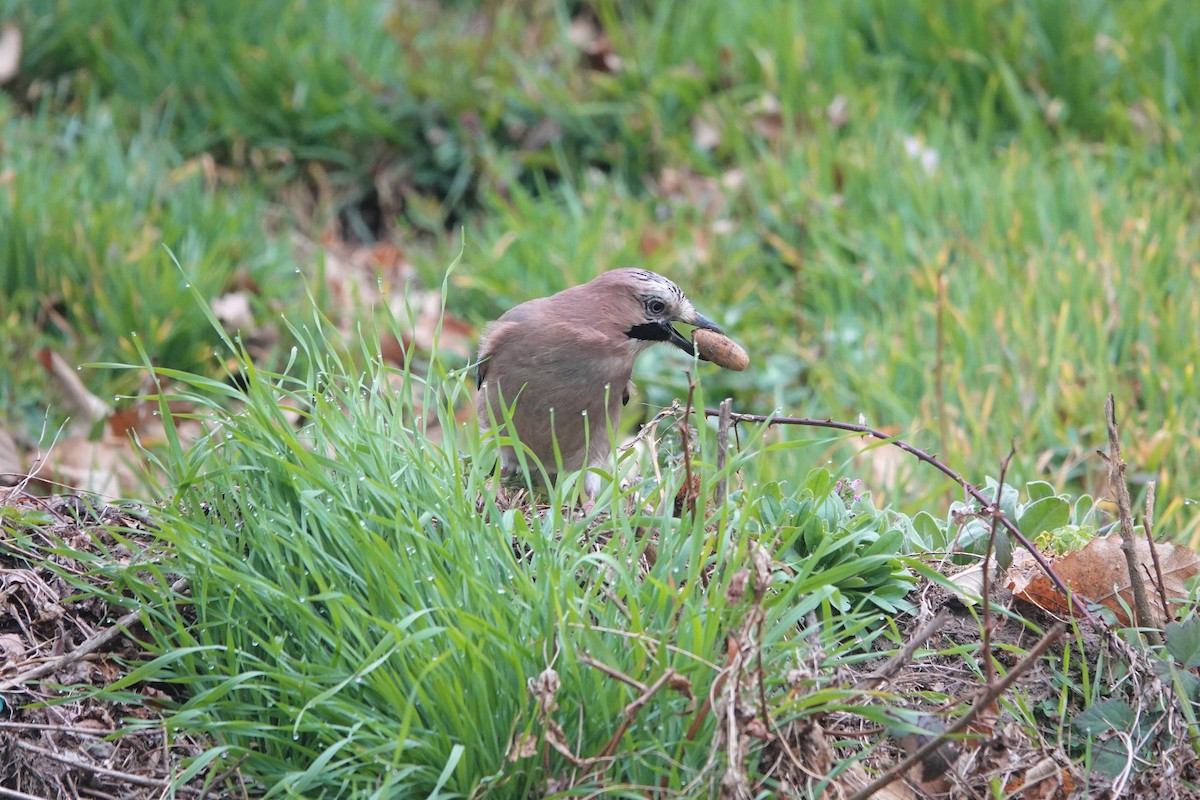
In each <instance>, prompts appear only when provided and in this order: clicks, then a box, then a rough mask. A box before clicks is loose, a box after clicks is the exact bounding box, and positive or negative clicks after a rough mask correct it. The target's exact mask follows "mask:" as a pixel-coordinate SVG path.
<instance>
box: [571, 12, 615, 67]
mask: <svg viewBox="0 0 1200 800" xmlns="http://www.w3.org/2000/svg"><path fill="white" fill-rule="evenodd" d="M567 38H568V39H569V40H570V42H571V44H573V45H575V47H577V48H578V49H579V52H580V53H581V54H582V55H583V61H584V64H586V65H587V67H588V68H589V69H593V70H596V71H597V72H617V71H618V70H620V69H621V57H620V56H618V55H617V54H616V53H615V52H613V43H612V39H610V38H609V36H608V34H607V33H605V32H604V28H603V27H602V26H601V25H600V21H599V20H597V19H596V16H595V14H593V13H590V12H585V13H582V14H579V15H578V16H576V17H575V18H574V19H572V20H571V26H570V27H569V28H568V29H567Z"/></svg>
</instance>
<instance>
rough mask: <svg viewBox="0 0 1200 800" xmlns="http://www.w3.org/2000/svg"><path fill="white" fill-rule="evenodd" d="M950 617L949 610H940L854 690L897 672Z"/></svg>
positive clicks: (878, 681) (873, 684) (864, 687)
mask: <svg viewBox="0 0 1200 800" xmlns="http://www.w3.org/2000/svg"><path fill="white" fill-rule="evenodd" d="M948 619H950V612H949V611H939V612H938V613H937V615H936V616H935V617H934V618H933V619H931V620H929V622H928V623H927V624H926V625H925V627H924V628H922V629H921V630H919V631H917V634H916V636H913V637H912V638H911V639H909V640H908V642H906V643H905V645H904V647H903V648H901V649H900V651H899V652H897V653H896V655H894V656H892V657H891V658H889V659H888V660H887V662H886V663H884V665H883V666H882V667H880V668H879V669H877V670H875V671H874V672H872V673H871V674H870V675H868V676H867V677H865V678H863V679H862V680H861V681H859V682H858V683H856V684H854V691H856V692H866V691H869V690H871V689H874V688H875V687H876V686H877V685H878V684H880V683H881V682H883V681H884V680H886V679H887V678H888V677H889V676H891V675H892V674H893V673H895V672H896V671H897V670H899V669H900V667H902V666H904V665H905V664H907V663H908V662H909V661H911V660H912V657H913V653H915V652H917V648H918V647H920V646H921V645H923V644H925V641H926V640H927V639H928V638H929V637H930V636H933V635H934V634H935V633H937V632H938V631H939V630H941V628H942V626H943V625H945V624H946V620H948Z"/></svg>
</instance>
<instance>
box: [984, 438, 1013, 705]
mask: <svg viewBox="0 0 1200 800" xmlns="http://www.w3.org/2000/svg"><path fill="white" fill-rule="evenodd" d="M1016 452H1017V448H1016V447H1015V446H1013V447H1012V448H1011V449H1010V450H1009V451H1008V455H1007V456H1005V457H1004V461H1002V462H1001V463H1000V482H999V485H998V486H997V487H996V502H995V504H994V505H993V506H992V508H993V509H995V510H994V511H993V512H992V528H991V530H990V531H989V532H988V543H987V550H986V551H984V554H983V642H982V644H981V645H980V650H981V652H982V654H983V677H984V680H986V681H987V684H988V686H991V685H992V681H993V680H995V678H996V668H995V667H994V666H993V665H992V589H991V583H992V578H991V573H992V553H993V552H994V551H995V549H996V523H997V522H998V521H999V518H998V517H997V516H996V513H995V511H996V510H999V508H1000V500H1001V498H1003V497H1004V478H1005V477H1006V476H1007V475H1008V465H1009V464H1011V463H1012V459H1013V456H1014V455H1016Z"/></svg>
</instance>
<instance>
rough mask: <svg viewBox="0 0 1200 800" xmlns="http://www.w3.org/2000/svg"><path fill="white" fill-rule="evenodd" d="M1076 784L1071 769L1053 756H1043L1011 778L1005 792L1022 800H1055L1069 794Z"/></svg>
mask: <svg viewBox="0 0 1200 800" xmlns="http://www.w3.org/2000/svg"><path fill="white" fill-rule="evenodd" d="M1074 785H1075V782H1074V780H1073V779H1072V778H1071V772H1070V770H1065V769H1063V768H1062V767H1060V766H1059V765H1058V764H1057V763H1056V762H1055V761H1054V759H1052V758H1043V759H1042V760H1041V761H1039V762H1038V763H1036V764H1034V765H1033V766H1031V767H1030V768H1029V769H1027V770H1025V772H1024V773H1022V774H1020V775H1016V776H1014V777H1013V778H1012V779H1010V780H1009V782H1008V783H1007V784H1006V785H1005V787H1004V793H1005V795H1007V796H1009V797H1014V796H1016V797H1020V798H1021V800H1055V798H1059V797H1066V796H1068V795H1069V794H1070V791H1071V790H1072V789H1073V788H1074Z"/></svg>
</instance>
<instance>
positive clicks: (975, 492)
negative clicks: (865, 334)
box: [704, 409, 1097, 625]
mask: <svg viewBox="0 0 1200 800" xmlns="http://www.w3.org/2000/svg"><path fill="white" fill-rule="evenodd" d="M704 413H705V415H706V416H710V417H715V416H719V414H720V412H719V411H715V410H713V409H706V410H705V412H704ZM731 417H732V419H733V423H734V425H737V424H738V423H739V422H761V423H765V424H767V425H804V426H808V427H812V428H830V429H832V430H838V431H848V432H850V433H858V434H861V435H863V436H870V437H872V438H874V439H878V440H880V441H881V442H887V443H889V444H891V445H893V446H894V447H899V448H900V449H901V450H903V451H904V452H906V453H908V454H909V455H911V456H914V457H915V458H916V459H917V460H918V461H923V462H924V463H926V464H928V465H929V466H931V467H933V468H934V469H936V470H937V471H938V472H940V473H942V474H943V475H945V476H946V477H947V478H949V479H950V480H952V481H954V482H955V483H957V484H958V485H959V486H961V487H962V489H963V491H965V492H966V493H967V494H968V495H970V496H971V497H972V498H973V499H974V500H975V501H976V502H978V503H981V504H983V506H984V507H985V508H987V507H989V506H990V505H991V501H990V500H989V499H988V497H987V496H986V495H984V493H983V492H982V491H980V490H979V489H978V488H977V487H976V486H974V485H972V484H970V483H968V482H967V480H966V479H965V478H963V477H962V476H961V475H959V474H958V473H957V472H955V471H954V470H953V469H951V468H950V466H948V465H947V464H945V463H944V462H942V461H940V460H939V459H938V458H937V457H935V456H932V455H930V454H929V453H926V452H925V451H924V450H922V449H920V448H919V447H914V446H913V445H911V444H909V443H908V442H905V441H902V440H900V439H897V438H895V437H894V436H889V435H888V434H886V433H884V432H883V431H879V430H875V429H874V428H869V427H867V426H866V425H856V424H854V423H850V422H838V421H836V420H832V419H812V418H809V417H775V416H765V415H762V414H738V413H735V414H732V415H731ZM996 513H997V519H998V520H999V522H1000V524H1001V525H1003V526H1004V529H1005V530H1006V531H1008V532H1009V533H1010V534H1012V536H1013V538H1015V539H1016V540H1017V541H1018V542H1020V543H1021V546H1022V547H1024V548H1025V549H1026V550H1028V551H1029V553H1030V555H1032V556H1033V559H1034V561H1036V562H1037V563H1038V566H1039V567H1041V568H1042V572H1044V573H1045V574H1046V577H1048V578H1049V579H1050V582H1051V583H1053V584H1054V586H1055V588H1057V589H1058V591H1060V592H1062V594H1064V595H1065V596H1067V597H1068V598H1069V599H1070V602H1071V604H1072V605H1074V606H1075V610H1076V611H1078V612H1079V615H1080V616H1081V617H1083V618H1084V619H1085V620H1087V621H1088V622H1090V623H1092V624H1093V625H1095V624H1097V621H1096V618H1095V616H1093V615H1092V612H1090V611H1088V608H1087V605H1086V604H1085V603H1084V602H1083V601H1082V600H1081V599H1080V598H1079V597H1077V596H1076V595H1075V594H1074V593H1073V592H1071V591H1069V590H1068V589H1067V585H1066V584H1065V583H1063V580H1062V578H1060V577H1059V576H1058V573H1056V572H1055V571H1054V568H1053V567H1051V566H1050V562H1048V561H1047V560H1046V557H1045V556H1043V555H1042V554H1041V553H1040V552H1038V549H1037V548H1036V547H1034V546H1033V543H1032V542H1030V541H1029V539H1027V538H1025V535H1024V534H1023V533H1021V531H1020V529H1018V528H1017V526H1016V525H1015V524H1014V523H1013V521H1012V520H1010V519H1009V518H1008V516H1007V515H1005V514H1003V513H1000V512H999V511H997V512H996Z"/></svg>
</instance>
